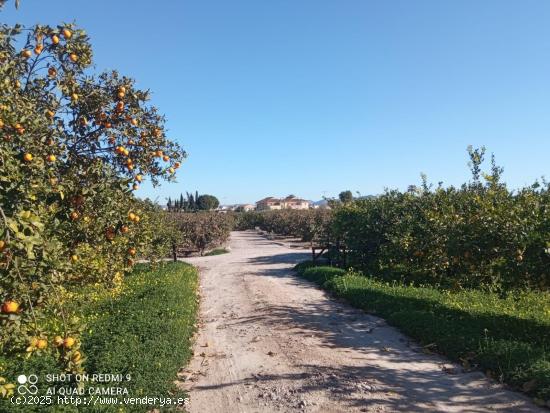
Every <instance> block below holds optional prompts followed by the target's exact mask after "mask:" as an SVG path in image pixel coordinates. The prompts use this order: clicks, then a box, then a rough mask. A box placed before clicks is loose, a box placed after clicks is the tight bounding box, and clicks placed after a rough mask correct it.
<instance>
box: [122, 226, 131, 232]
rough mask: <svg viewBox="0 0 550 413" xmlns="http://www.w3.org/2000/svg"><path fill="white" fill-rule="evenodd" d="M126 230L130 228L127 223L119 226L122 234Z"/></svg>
mask: <svg viewBox="0 0 550 413" xmlns="http://www.w3.org/2000/svg"><path fill="white" fill-rule="evenodd" d="M128 231H130V228H129V227H128V226H127V225H123V226H122V228H120V232H122V233H123V234H126V233H127V232H128Z"/></svg>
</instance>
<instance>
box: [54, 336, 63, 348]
mask: <svg viewBox="0 0 550 413" xmlns="http://www.w3.org/2000/svg"><path fill="white" fill-rule="evenodd" d="M53 344H54V345H55V346H57V347H60V346H62V345H63V337H61V336H55V337H54V339H53Z"/></svg>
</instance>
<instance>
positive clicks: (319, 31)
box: [0, 0, 550, 203]
mask: <svg viewBox="0 0 550 413" xmlns="http://www.w3.org/2000/svg"><path fill="white" fill-rule="evenodd" d="M73 20H74V21H76V22H77V23H78V24H79V25H80V26H81V27H83V28H84V29H85V30H86V31H87V32H88V34H89V35H90V37H91V39H92V43H93V46H94V53H95V62H96V65H97V70H104V69H118V70H119V71H121V72H122V73H124V74H126V75H129V76H131V77H134V78H135V79H137V81H138V86H140V87H142V88H150V89H151V90H152V91H153V103H154V104H156V105H157V106H158V107H159V108H160V110H161V112H163V113H165V114H166V116H167V118H168V123H167V125H168V128H169V132H170V135H171V136H172V137H173V138H175V139H177V140H178V141H179V142H180V143H181V144H182V145H183V146H184V148H185V149H186V150H187V151H188V152H189V154H190V156H189V159H188V161H187V162H186V163H185V164H184V166H183V167H182V168H181V169H180V170H179V171H178V183H177V184H170V185H168V184H164V185H162V187H160V188H154V189H153V188H151V187H150V186H149V185H143V186H142V189H140V190H139V191H138V195H139V196H142V197H145V196H149V197H151V198H158V200H159V202H161V203H163V202H164V201H165V198H166V197H167V196H169V195H171V196H175V195H177V194H179V193H180V192H185V191H186V190H188V191H194V190H195V189H198V190H199V191H200V192H201V193H211V194H214V195H216V196H218V197H219V198H220V200H221V202H222V203H234V202H254V201H256V200H258V199H260V198H263V197H265V196H269V195H274V196H283V195H288V194H290V193H293V194H296V195H299V196H302V197H305V198H309V199H313V200H318V199H320V198H321V197H322V196H323V195H326V196H336V195H337V194H338V192H340V191H341V190H344V189H351V190H353V191H360V192H361V193H362V194H364V195H366V194H376V193H380V192H381V191H382V190H383V188H384V187H391V188H401V189H404V188H406V187H407V185H409V184H414V183H418V182H419V174H420V172H425V173H427V174H428V177H429V179H430V180H431V181H433V182H438V181H444V182H445V183H448V184H460V183H461V182H464V181H465V180H466V179H468V169H467V166H466V162H467V158H466V147H467V146H468V145H469V144H472V145H474V146H481V145H486V146H487V147H488V149H489V151H492V152H495V154H496V156H497V161H499V163H500V164H502V165H503V166H504V167H505V179H506V181H507V182H508V183H509V184H510V185H511V186H512V187H518V186H522V185H524V184H530V183H532V182H533V181H534V180H535V179H536V178H537V177H540V176H541V175H548V173H549V172H550V162H549V155H550V138H549V134H550V24H549V22H550V2H548V1H546V0H539V1H534V0H521V1H520V0H516V1H505V0H494V1H491V0H484V1H479V0H472V1H467V0H460V1H458V0H456V1H441V0H433V1H427V0H422V1H420V0H417V1H413V0H402V1H392V0H378V1H369V0H345V1H341V0H331V1H327V0H300V1H296V0H271V1H258V0H231V1H228V0H218V1H211V0H195V1H176V0H172V1H149V0H148V1H143V0H136V1H129V0H128V1H115V0H109V1H106V0H94V1H74V0H71V1H69V0H50V1H43V0H22V2H21V7H20V9H19V10H18V11H16V10H15V9H14V7H13V2H12V3H10V4H8V5H7V6H6V7H5V9H4V11H2V12H0V21H1V22H4V23H13V22H16V21H17V22H21V23H24V24H26V25H30V24H34V23H49V24H57V23H60V22H63V21H73Z"/></svg>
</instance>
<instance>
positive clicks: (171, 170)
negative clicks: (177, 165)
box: [168, 168, 176, 174]
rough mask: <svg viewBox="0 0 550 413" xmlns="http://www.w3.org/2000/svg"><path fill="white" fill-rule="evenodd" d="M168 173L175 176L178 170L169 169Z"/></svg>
mask: <svg viewBox="0 0 550 413" xmlns="http://www.w3.org/2000/svg"><path fill="white" fill-rule="evenodd" d="M168 172H170V173H171V174H174V173H175V172H176V170H175V169H174V168H169V169H168Z"/></svg>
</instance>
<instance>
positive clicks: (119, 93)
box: [116, 92, 125, 99]
mask: <svg viewBox="0 0 550 413" xmlns="http://www.w3.org/2000/svg"><path fill="white" fill-rule="evenodd" d="M116 95H117V97H118V98H119V99H122V98H123V97H124V96H125V93H124V92H118V93H117V94H116Z"/></svg>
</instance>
